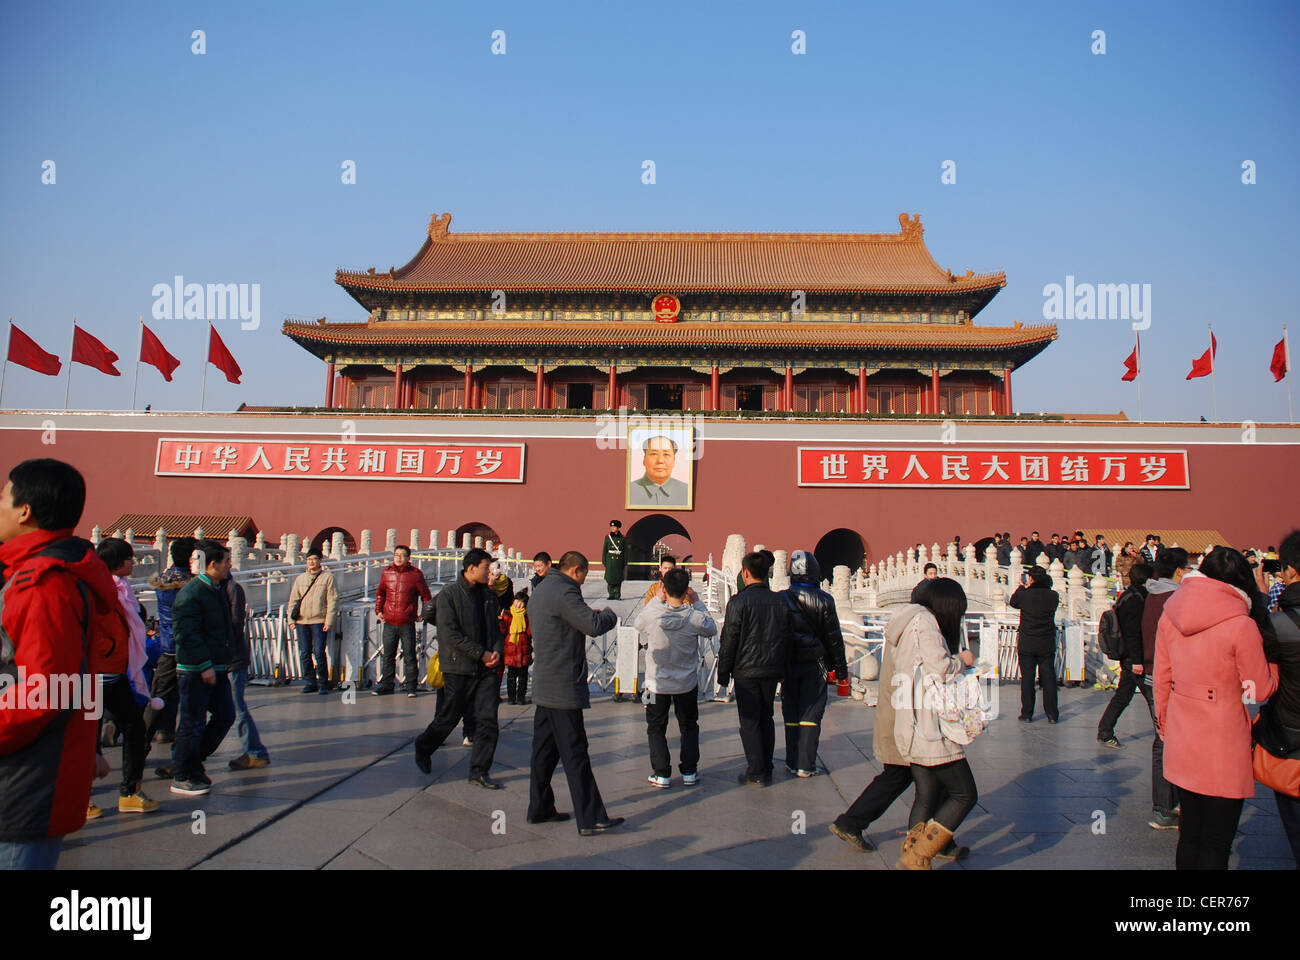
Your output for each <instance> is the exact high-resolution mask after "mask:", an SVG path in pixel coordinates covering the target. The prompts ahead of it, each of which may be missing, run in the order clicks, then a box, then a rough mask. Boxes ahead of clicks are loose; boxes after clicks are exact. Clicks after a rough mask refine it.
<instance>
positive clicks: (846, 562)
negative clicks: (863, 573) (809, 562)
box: [813, 527, 869, 580]
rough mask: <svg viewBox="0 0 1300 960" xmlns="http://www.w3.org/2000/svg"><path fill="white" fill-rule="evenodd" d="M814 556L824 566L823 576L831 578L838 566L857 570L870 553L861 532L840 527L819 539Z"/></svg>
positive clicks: (865, 561)
mask: <svg viewBox="0 0 1300 960" xmlns="http://www.w3.org/2000/svg"><path fill="white" fill-rule="evenodd" d="M813 556H815V557H816V558H817V564H818V565H819V566H820V567H821V568H822V577H823V578H824V579H826V580H829V579H831V576H832V574H833V572H834V570H835V568H836V567H840V566H843V567H848V568H849V571H850V572H854V571H856V570H857V569H858V568H859V567H861V566H863V565H864V564H866V563H867V562H868V559H867V558H868V556H869V554H868V552H867V544H866V541H865V540H863V539H862V535H861V534H860V533H858V532H857V531H855V530H849V529H847V528H846V527H839V528H837V529H835V530H832V531H830V532H829V533H827V534H826V535H825V536H823V537H822V538H821V539H820V540H818V541H817V547H816V549H814V550H813Z"/></svg>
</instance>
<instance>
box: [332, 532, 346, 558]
mask: <svg viewBox="0 0 1300 960" xmlns="http://www.w3.org/2000/svg"><path fill="white" fill-rule="evenodd" d="M345 556H347V546H346V545H345V543H344V541H343V531H341V530H339V531H336V532H335V533H334V535H333V536H331V537H330V558H331V559H333V560H342V559H343V558H344V557H345Z"/></svg>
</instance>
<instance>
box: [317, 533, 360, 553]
mask: <svg viewBox="0 0 1300 960" xmlns="http://www.w3.org/2000/svg"><path fill="white" fill-rule="evenodd" d="M336 533H341V534H343V548H344V549H345V550H346V551H347V552H348V553H349V554H353V553H356V552H357V542H356V540H354V539H353V538H352V534H350V533H348V532H347V531H346V530H344V529H343V528H342V527H326V528H325V529H324V530H322V531H321V532H320V533H318V534H316V536H314V537H312V538H311V546H310V547H309V548H308V549H309V551H310V550H319V551H320V552H321V553H323V554H325V555H326V556H328V555H329V552H330V540H331V538H333V536H334V534H336Z"/></svg>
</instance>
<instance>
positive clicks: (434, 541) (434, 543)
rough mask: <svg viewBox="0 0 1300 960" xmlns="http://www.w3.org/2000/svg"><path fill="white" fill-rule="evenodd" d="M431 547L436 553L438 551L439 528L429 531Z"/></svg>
mask: <svg viewBox="0 0 1300 960" xmlns="http://www.w3.org/2000/svg"><path fill="white" fill-rule="evenodd" d="M429 549H430V550H432V551H434V552H435V553H436V552H437V551H438V531H437V530H430V531H429Z"/></svg>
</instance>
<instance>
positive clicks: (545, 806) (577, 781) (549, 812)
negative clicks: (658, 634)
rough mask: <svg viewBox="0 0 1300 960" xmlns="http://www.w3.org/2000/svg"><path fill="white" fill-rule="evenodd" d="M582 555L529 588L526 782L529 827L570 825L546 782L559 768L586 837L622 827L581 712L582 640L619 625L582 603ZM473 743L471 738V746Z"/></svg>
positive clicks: (565, 559) (585, 700) (568, 557)
mask: <svg viewBox="0 0 1300 960" xmlns="http://www.w3.org/2000/svg"><path fill="white" fill-rule="evenodd" d="M587 569H588V565H587V558H586V557H584V556H583V555H582V554H580V553H578V552H577V551H576V550H570V551H569V552H568V553H566V554H564V556H562V557H560V562H559V564H558V566H556V567H552V568H551V571H550V573H548V574H547V575H546V576H545V577H544V578H543V579H542V582H541V583H539V584H538V585H537V587H536V589H534V590H533V598H532V599H531V600H530V601H529V602H528V623H529V627H530V628H531V630H532V633H533V711H534V714H533V759H532V768H531V773H530V776H529V784H528V822H529V823H546V822H547V821H561V820H568V819H569V815H568V814H567V813H559V812H557V811H556V809H555V791H554V790H552V789H551V777H552V776H553V775H554V773H555V764H556V763H557V762H558V763H563V764H564V776H565V779H567V780H568V782H569V796H570V797H571V798H572V800H573V809H574V812H575V814H576V815H577V820H578V833H579V835H581V836H584V837H590V836H594V835H595V834H597V833H601V832H603V831H605V830H612V829H613V828H614V827H617V826H618V825H619V824H620V823H622V822H623V818H622V817H610V815H609V813H608V812H607V811H606V810H605V802H604V800H602V799H601V797H600V788H599V787H597V786H596V778H595V776H594V775H593V774H592V772H591V757H590V755H589V753H588V749H587V729H586V727H585V726H584V725H583V722H582V711H583V710H586V709H587V708H588V707H590V706H591V696H590V693H589V692H588V689H587V637H597V636H600V635H601V634H603V633H608V632H609V631H610V630H612V629H614V627H616V626H618V614H616V613H615V612H614V611H613V610H610V609H608V608H606V609H604V610H593V609H592V608H591V607H589V606H587V604H586V603H585V602H583V599H582V584H583V581H585V580H586V579H587ZM476 742H477V741H476Z"/></svg>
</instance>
